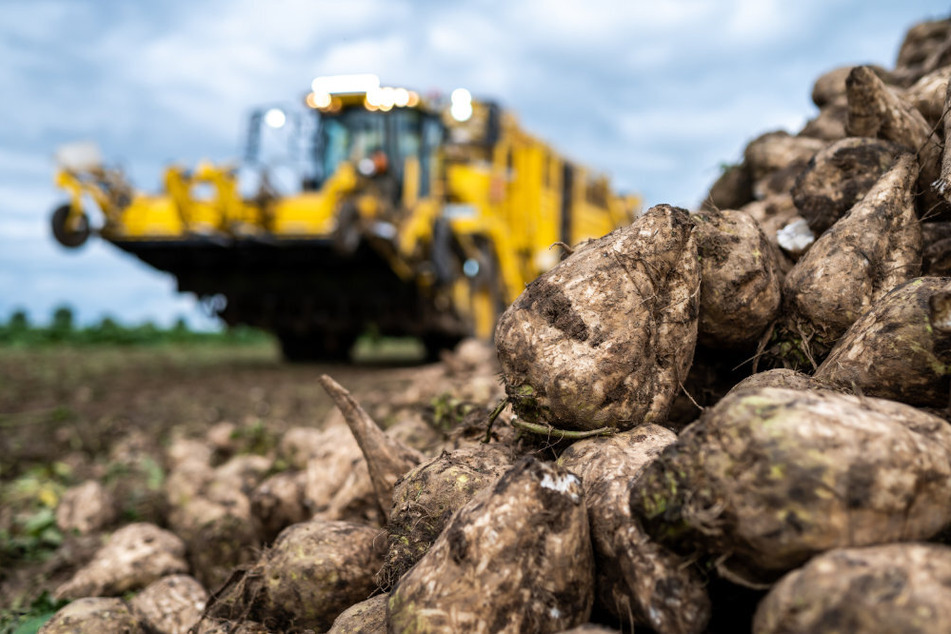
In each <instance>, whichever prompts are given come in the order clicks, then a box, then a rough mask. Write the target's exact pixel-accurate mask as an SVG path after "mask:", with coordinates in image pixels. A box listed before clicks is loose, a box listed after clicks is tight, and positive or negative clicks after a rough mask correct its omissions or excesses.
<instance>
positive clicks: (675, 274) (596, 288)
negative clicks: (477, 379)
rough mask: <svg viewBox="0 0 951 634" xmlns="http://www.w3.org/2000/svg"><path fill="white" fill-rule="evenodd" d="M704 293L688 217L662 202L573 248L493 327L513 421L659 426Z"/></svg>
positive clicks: (680, 374)
mask: <svg viewBox="0 0 951 634" xmlns="http://www.w3.org/2000/svg"><path fill="white" fill-rule="evenodd" d="M699 297H700V266H699V263H698V257H697V246H696V242H695V240H694V237H693V223H692V222H691V220H690V217H689V215H688V213H687V212H686V211H684V210H683V209H679V208H676V207H671V206H669V205H658V206H656V207H653V208H651V209H650V210H649V211H648V212H647V213H646V214H644V215H643V216H641V217H640V218H638V219H637V220H636V221H635V222H634V223H633V224H631V225H630V226H628V227H624V228H622V229H618V230H616V231H614V232H612V233H609V234H608V235H606V236H604V237H603V238H600V239H598V240H593V241H590V242H587V243H585V244H583V245H581V246H579V247H577V248H576V250H575V251H574V253H573V254H572V255H570V256H569V257H568V258H567V259H566V260H564V261H563V262H561V263H560V264H559V265H558V266H556V267H555V268H554V269H552V270H551V271H549V272H548V273H546V274H544V275H542V276H541V277H539V278H538V279H537V280H535V281H534V282H532V283H531V284H529V285H528V286H527V287H526V289H525V291H524V292H523V293H522V294H521V295H520V296H519V298H518V299H516V300H515V302H514V303H513V304H512V306H510V307H509V309H508V310H506V311H505V313H504V314H503V315H502V317H501V318H500V320H499V325H498V328H497V330H496V345H497V347H498V351H499V361H500V362H501V366H502V374H503V379H504V381H505V386H506V393H507V394H508V396H509V399H510V400H511V401H512V403H513V407H514V409H515V411H516V413H517V414H518V415H519V416H520V417H522V418H524V419H526V420H528V421H530V422H545V423H549V424H551V425H553V426H555V427H558V428H563V429H574V430H591V429H597V428H600V427H611V428H615V429H630V428H631V427H634V426H635V425H639V424H641V423H644V422H660V423H662V422H663V420H664V419H665V418H666V415H667V411H668V410H669V408H670V404H671V402H672V400H673V397H674V395H675V394H676V390H677V389H678V387H679V385H680V382H681V380H682V379H683V378H684V377H685V376H686V374H687V369H688V368H689V366H690V362H691V360H692V359H693V351H694V346H695V344H696V339H697V315H698V306H699Z"/></svg>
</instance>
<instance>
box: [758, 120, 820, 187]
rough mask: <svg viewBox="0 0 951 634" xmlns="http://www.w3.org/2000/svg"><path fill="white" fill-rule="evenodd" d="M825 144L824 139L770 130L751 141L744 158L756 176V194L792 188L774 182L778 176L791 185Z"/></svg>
mask: <svg viewBox="0 0 951 634" xmlns="http://www.w3.org/2000/svg"><path fill="white" fill-rule="evenodd" d="M823 147H825V142H824V141H821V140H819V139H812V138H809V137H801V136H791V135H790V134H789V133H788V132H784V131H778V132H767V133H766V134H763V135H760V136H759V137H757V138H755V139H753V140H752V141H750V143H749V145H747V146H746V151H745V152H744V157H745V161H746V163H747V165H749V169H750V172H751V176H752V179H753V195H754V196H755V197H756V198H763V197H765V196H767V195H768V194H769V193H773V194H776V193H780V192H779V191H777V190H781V189H786V190H788V189H789V187H785V188H784V187H782V186H781V185H780V186H778V187H777V185H776V184H771V183H770V181H771V180H772V181H775V180H777V179H778V180H781V181H785V182H788V184H789V186H790V187H791V186H792V183H793V182H794V181H795V179H796V176H798V174H799V173H800V172H801V171H802V170H803V168H805V167H806V164H807V163H808V162H809V160H810V159H811V158H812V157H813V156H814V155H815V153H816V152H818V151H819V150H821V149H822V148H823ZM770 190H772V191H770Z"/></svg>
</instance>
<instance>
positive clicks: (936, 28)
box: [892, 19, 951, 86]
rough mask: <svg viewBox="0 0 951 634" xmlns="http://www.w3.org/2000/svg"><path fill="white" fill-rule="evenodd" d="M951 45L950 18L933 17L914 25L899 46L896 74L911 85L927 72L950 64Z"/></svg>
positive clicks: (905, 83)
mask: <svg viewBox="0 0 951 634" xmlns="http://www.w3.org/2000/svg"><path fill="white" fill-rule="evenodd" d="M949 47H951V19H944V20H932V21H927V22H921V23H919V24H916V25H914V26H913V27H911V28H910V29H908V32H907V33H905V39H904V41H903V42H902V44H901V48H900V49H899V50H898V59H897V60H896V62H895V70H894V72H893V73H892V75H893V78H894V79H895V80H896V81H897V82H898V83H899V84H900V85H902V86H910V85H911V84H913V83H914V82H916V81H918V80H919V79H920V78H922V77H923V76H924V75H927V74H928V73H930V72H932V71H934V70H936V69H937V68H939V67H941V66H945V65H947V63H948V61H949V59H948V57H949Z"/></svg>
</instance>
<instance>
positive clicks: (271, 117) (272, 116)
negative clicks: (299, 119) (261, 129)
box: [264, 108, 287, 128]
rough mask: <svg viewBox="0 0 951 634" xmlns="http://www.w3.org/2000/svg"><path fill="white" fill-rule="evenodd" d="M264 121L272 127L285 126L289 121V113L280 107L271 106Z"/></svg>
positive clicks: (265, 114)
mask: <svg viewBox="0 0 951 634" xmlns="http://www.w3.org/2000/svg"><path fill="white" fill-rule="evenodd" d="M264 123H266V124H267V125H268V127H271V128H283V127H284V124H285V123H287V115H286V114H284V111H283V110H281V109H280V108H271V109H270V110H268V111H267V112H265V113H264Z"/></svg>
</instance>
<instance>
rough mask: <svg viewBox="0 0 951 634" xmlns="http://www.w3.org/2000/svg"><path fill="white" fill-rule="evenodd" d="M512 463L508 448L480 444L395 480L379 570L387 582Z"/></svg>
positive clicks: (383, 583)
mask: <svg viewBox="0 0 951 634" xmlns="http://www.w3.org/2000/svg"><path fill="white" fill-rule="evenodd" d="M510 466H512V461H511V460H510V459H509V455H508V452H506V451H504V450H502V449H499V448H497V447H494V446H491V445H481V446H475V447H466V448H462V449H457V450H455V451H453V452H444V453H442V454H441V455H439V456H437V457H435V458H433V459H431V460H428V461H426V462H424V463H423V464H421V465H419V466H418V467H416V468H414V469H413V470H412V471H410V472H409V473H407V474H406V475H404V476H403V477H402V478H401V479H400V480H398V481H397V483H396V487H395V488H394V489H393V509H392V510H391V511H390V520H389V522H387V525H386V531H387V534H388V543H389V550H388V552H387V555H386V561H385V563H384V565H383V568H382V570H381V571H380V575H379V581H380V585H381V586H382V587H383V588H390V587H391V586H392V585H393V584H395V583H396V582H397V581H399V578H400V577H402V576H403V574H404V573H405V572H406V571H407V570H409V569H410V568H411V567H412V566H413V564H415V563H416V562H417V561H419V559H420V558H421V557H422V556H423V555H425V554H426V551H427V550H429V547H430V546H431V545H432V543H433V542H434V541H436V538H437V537H439V534H440V533H442V531H443V529H444V528H445V527H446V524H447V523H448V522H449V518H450V517H451V516H452V514H453V513H454V512H456V511H457V510H459V509H460V508H461V507H462V506H463V505H464V504H465V503H466V502H468V501H469V500H471V499H472V497H473V496H474V495H476V494H477V493H478V492H479V491H481V490H482V489H484V488H486V487H488V486H491V485H493V484H495V482H496V481H497V480H498V479H499V478H500V477H502V474H503V473H505V471H507V470H508V468H509V467H510Z"/></svg>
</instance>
